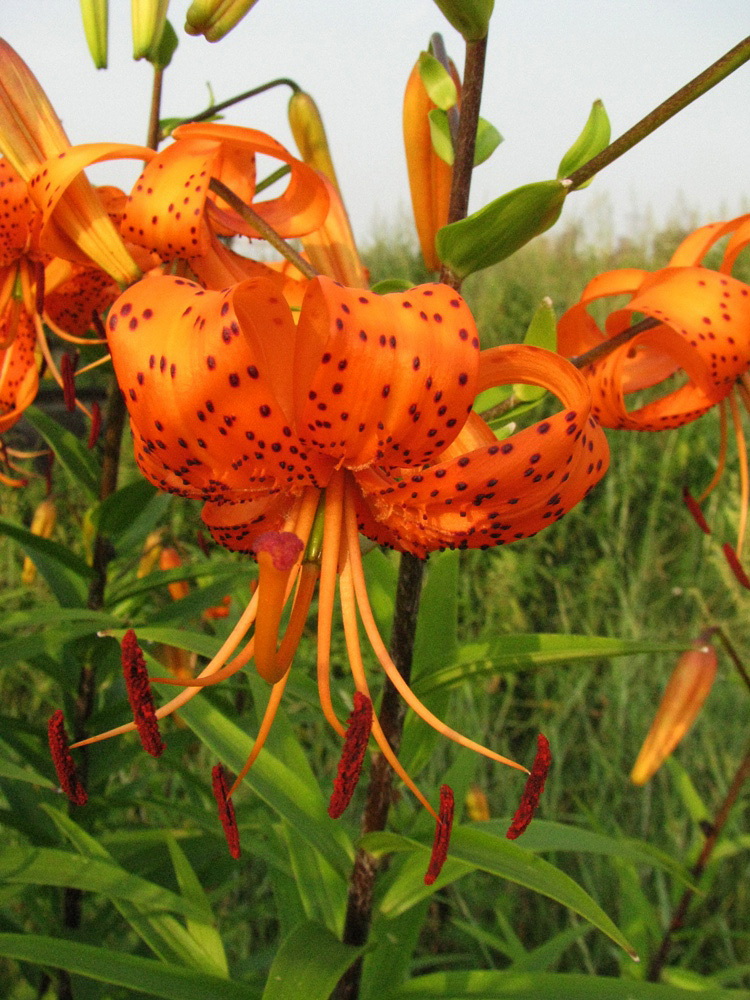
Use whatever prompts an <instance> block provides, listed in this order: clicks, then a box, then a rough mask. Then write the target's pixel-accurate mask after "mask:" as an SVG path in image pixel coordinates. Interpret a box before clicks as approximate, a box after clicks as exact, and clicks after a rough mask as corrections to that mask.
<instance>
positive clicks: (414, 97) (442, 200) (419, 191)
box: [403, 60, 459, 271]
mask: <svg viewBox="0 0 750 1000" xmlns="http://www.w3.org/2000/svg"><path fill="white" fill-rule="evenodd" d="M451 74H452V76H453V78H454V83H456V85H457V87H458V84H459V79H458V73H457V72H456V71H455V68H454V67H453V66H452V65H451ZM436 107H437V105H435V104H434V103H433V102H432V101H431V100H430V97H429V95H428V93H427V91H426V89H425V85H424V83H423V82H422V76H421V74H420V62H419V60H417V62H416V63H415V65H414V69H413V70H412V71H411V74H410V76H409V79H408V81H407V84H406V92H405V93H404V111H403V127H404V147H405V149H406V167H407V170H408V173H409V189H410V191H411V203H412V210H413V212H414V222H415V224H416V227H417V235H418V237H419V245H420V247H421V248H422V256H423V258H424V262H425V264H426V265H427V267H428V268H430V270H432V271H437V270H438V269H439V268H440V260H439V258H438V255H437V252H436V250H435V234H436V233H437V231H438V229H440V228H442V227H443V226H444V225H446V223H447V222H448V208H449V205H450V196H451V180H452V176H453V168H452V167H451V166H449V165H448V164H447V163H446V162H445V161H444V160H441V159H440V157H439V156H438V155H437V153H436V152H435V150H434V149H433V146H432V137H431V132H430V119H429V117H428V116H429V113H430V111H433V110H434V109H435V108H436Z"/></svg>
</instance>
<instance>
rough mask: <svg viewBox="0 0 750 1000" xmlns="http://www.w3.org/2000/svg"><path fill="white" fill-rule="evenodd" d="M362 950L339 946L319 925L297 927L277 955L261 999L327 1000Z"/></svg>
mask: <svg viewBox="0 0 750 1000" xmlns="http://www.w3.org/2000/svg"><path fill="white" fill-rule="evenodd" d="M362 951H363V949H362V948H353V947H352V946H351V945H348V944H342V943H341V942H340V941H339V940H338V938H336V937H334V936H333V934H331V932H330V931H328V930H326V929H325V928H324V927H321V926H320V925H319V924H314V923H304V924H299V926H297V927H295V929H294V930H293V931H292V933H291V934H290V935H289V937H288V938H287V939H286V940H285V941H283V942H282V944H281V947H280V948H279V950H278V952H277V953H276V958H274V960H273V964H272V965H271V968H270V971H269V973H268V982H267V983H266V988H265V990H264V991H263V997H262V1000H299V997H305V1000H328V997H330V995H331V990H333V988H334V986H335V985H336V983H337V982H338V981H339V979H340V978H341V976H343V974H344V973H345V972H346V970H347V969H348V968H349V966H350V965H351V964H352V962H353V961H354V960H355V959H356V958H357V957H358V956H359V955H361V954H362Z"/></svg>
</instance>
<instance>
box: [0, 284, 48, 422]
mask: <svg viewBox="0 0 750 1000" xmlns="http://www.w3.org/2000/svg"><path fill="white" fill-rule="evenodd" d="M11 313H13V314H14V315H13V320H11V315H10V314H11ZM12 323H15V334H14V336H13V339H12V340H11V341H10V342H9V343H8V344H7V346H0V434H3V433H5V431H7V430H10V428H11V427H13V425H14V424H16V423H17V422H18V421H19V420H20V419H21V417H22V416H23V412H24V410H25V409H26V407H27V406H30V405H31V404H32V403H33V402H34V399H35V398H36V393H37V388H38V386H39V372H38V369H37V364H36V359H35V357H34V347H35V344H36V331H35V329H34V323H33V320H32V318H31V316H30V315H29V314H28V312H27V311H26V310H25V309H24V308H23V307H22V305H21V304H20V303H14V302H13V301H11V302H9V303H8V305H7V306H6V309H5V312H4V313H3V315H2V317H0V345H2V337H3V334H4V333H6V332H7V331H8V329H9V327H10V326H11V325H12Z"/></svg>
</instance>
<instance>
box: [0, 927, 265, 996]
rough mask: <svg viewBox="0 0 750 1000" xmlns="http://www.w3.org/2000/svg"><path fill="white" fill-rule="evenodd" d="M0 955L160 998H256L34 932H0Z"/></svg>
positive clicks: (195, 975) (243, 988)
mask: <svg viewBox="0 0 750 1000" xmlns="http://www.w3.org/2000/svg"><path fill="white" fill-rule="evenodd" d="M0 955H4V956H5V957H6V958H15V959H16V960H17V961H19V962H35V963H36V964H37V965H43V966H46V967H48V968H51V969H66V970H67V971H68V972H73V973H77V974H78V975H81V976H87V977H89V978H90V979H96V980H98V981H99V982H102V983H111V984H112V985H114V986H122V987H123V988H124V989H129V990H134V991H135V992H136V993H145V994H146V995H147V996H152V997H160V998H162V1000H186V998H187V997H196V998H197V997H200V1000H257V994H255V993H254V992H253V991H252V990H251V989H250V988H249V987H248V985H247V983H238V982H232V981H230V980H228V979H220V978H219V977H218V976H211V975H208V974H207V973H205V972H198V971H196V970H194V969H185V968H182V967H181V966H179V965H168V964H166V963H164V962H156V961H154V960H153V959H151V958H139V957H136V956H135V955H126V954H123V953H122V952H119V951H113V950H112V949H111V948H95V947H93V946H92V945H89V944H77V943H76V942H74V941H64V940H60V939H58V938H53V937H43V936H42V935H38V934H0Z"/></svg>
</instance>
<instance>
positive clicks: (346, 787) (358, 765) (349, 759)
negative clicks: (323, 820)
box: [328, 691, 372, 819]
mask: <svg viewBox="0 0 750 1000" xmlns="http://www.w3.org/2000/svg"><path fill="white" fill-rule="evenodd" d="M371 729H372V702H371V701H370V699H369V698H368V697H367V695H364V694H362V693H361V692H359V691H355V692H354V709H353V711H352V714H351V715H350V716H349V718H348V719H347V724H346V736H345V737H344V746H343V749H342V751H341V759H340V760H339V769H338V774H337V775H336V780H335V781H334V783H333V792H332V793H331V801H330V802H329V804H328V815H329V816H330V817H331V819H338V818H339V816H340V815H341V814H342V813H343V811H344V810H345V809H346V807H347V806H348V805H349V803H350V802H351V799H352V795H354V789H355V788H356V787H357V782H358V781H359V776H360V774H361V773H362V764H363V763H364V759H365V753H366V752H367V743H368V740H369V739H370V730H371Z"/></svg>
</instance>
